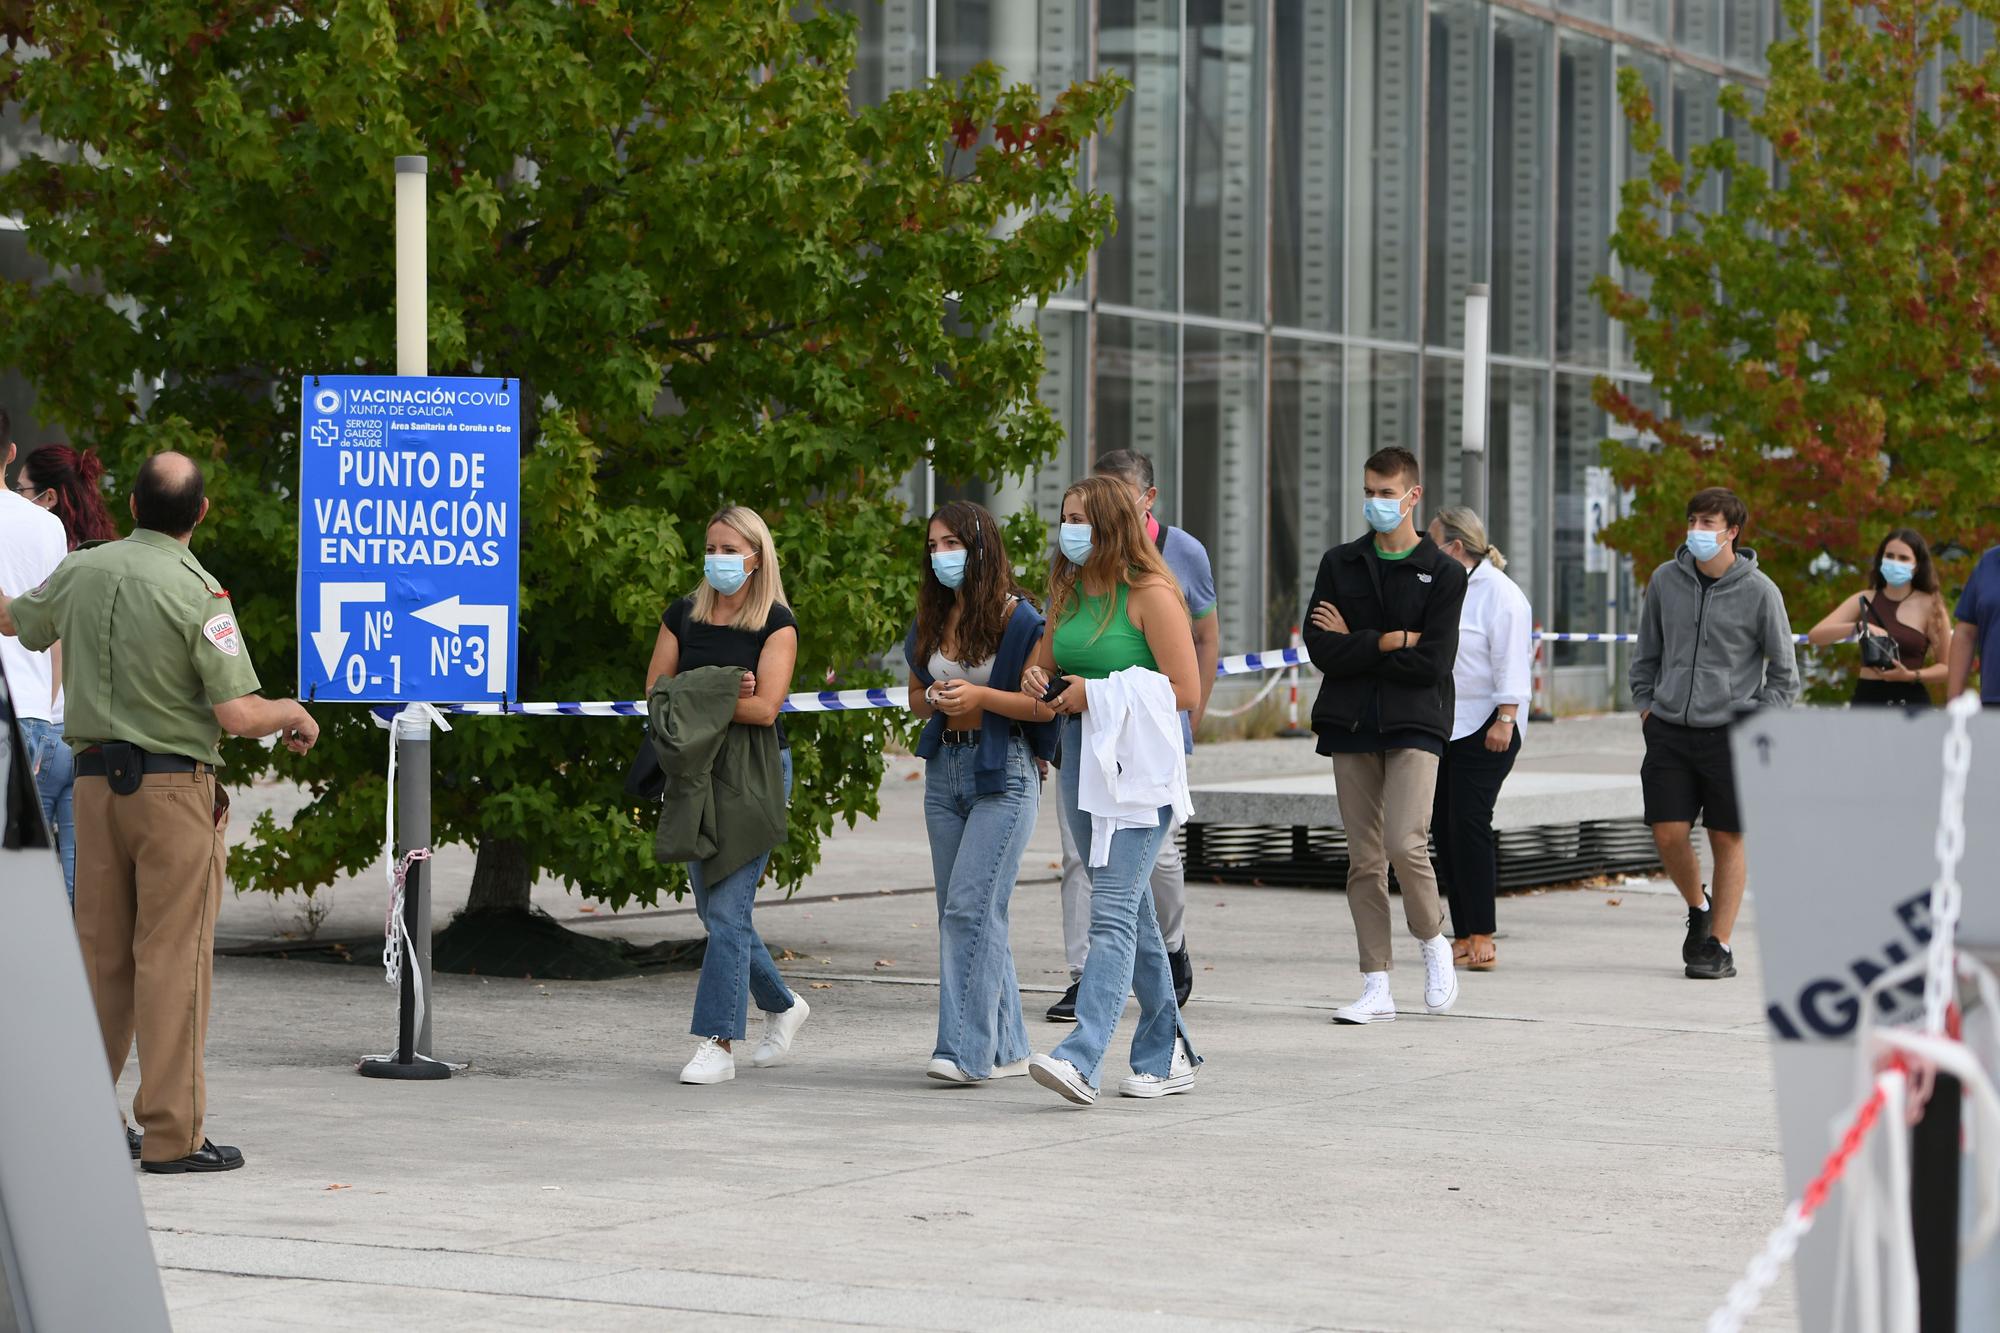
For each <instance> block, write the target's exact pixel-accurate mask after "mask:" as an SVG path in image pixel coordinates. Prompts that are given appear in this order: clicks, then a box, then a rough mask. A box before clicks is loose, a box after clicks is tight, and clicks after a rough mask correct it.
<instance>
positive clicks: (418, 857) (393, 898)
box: [382, 703, 451, 1032]
mask: <svg viewBox="0 0 2000 1333" xmlns="http://www.w3.org/2000/svg"><path fill="white" fill-rule="evenodd" d="M406 707H407V708H409V709H417V710H421V711H422V712H423V713H424V714H426V715H427V716H428V717H429V720H430V721H431V722H432V723H434V724H436V725H437V726H439V727H442V728H443V729H444V730H446V731H450V730H451V723H449V722H447V721H445V720H444V717H443V716H442V715H441V714H440V713H439V712H438V710H437V709H435V708H433V707H432V706H431V705H429V704H426V703H415V704H409V705H406ZM402 737H403V721H402V718H401V717H400V716H399V717H396V718H392V719H391V720H390V722H389V783H388V787H389V794H388V798H387V800H386V802H385V806H386V809H385V812H384V815H383V825H384V827H383V833H382V860H383V864H384V867H385V868H386V870H387V872H388V879H389V913H388V915H387V916H386V917H385V918H384V919H383V921H382V977H383V980H385V981H387V982H388V983H389V985H390V986H392V987H393V986H398V985H401V984H402V980H403V959H404V958H405V957H406V956H407V957H409V958H411V959H415V957H416V956H417V942H416V941H415V940H414V939H412V938H410V927H409V923H408V921H407V919H406V918H405V916H404V908H405V906H406V903H407V888H406V886H407V885H408V883H409V877H410V868H411V867H412V866H414V865H415V864H416V863H417V862H419V861H428V860H430V859H431V849H430V848H428V847H412V848H410V849H409V850H407V851H406V852H404V853H403V855H402V856H400V857H398V856H397V855H396V750H397V747H398V744H399V743H400V742H401V740H402ZM410 989H411V992H412V993H413V995H414V996H415V999H416V1013H415V1016H414V1017H413V1018H412V1020H411V1024H410V1026H411V1030H412V1031H416V1032H420V1031H422V1030H423V1026H424V972H423V969H422V968H420V967H414V966H413V967H412V968H411V969H410Z"/></svg>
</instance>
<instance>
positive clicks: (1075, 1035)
mask: <svg viewBox="0 0 2000 1333" xmlns="http://www.w3.org/2000/svg"><path fill="white" fill-rule="evenodd" d="M1062 752H1063V758H1064V761H1065V762H1064V763H1063V766H1062V812H1063V818H1064V819H1067V820H1068V821H1069V826H1070V832H1071V833H1072V834H1073V835H1074V836H1075V838H1076V845H1077V847H1078V849H1079V850H1081V851H1082V852H1083V854H1084V861H1085V864H1086V866H1087V868H1088V869H1089V871H1090V953H1089V956H1088V957H1086V958H1085V959H1084V963H1083V976H1082V977H1080V978H1079V979H1078V980H1077V991H1076V1027H1075V1028H1074V1029H1072V1030H1071V1032H1070V1034H1069V1035H1068V1036H1067V1037H1065V1038H1063V1040H1062V1042H1061V1043H1060V1044H1058V1045H1057V1047H1056V1048H1055V1050H1053V1051H1051V1052H1050V1054H1051V1055H1053V1056H1054V1057H1055V1058H1056V1059H1058V1060H1067V1061H1069V1062H1070V1063H1071V1064H1073V1065H1075V1066H1076V1069H1077V1072H1078V1073H1080V1074H1082V1075H1083V1077H1084V1081H1085V1082H1087V1083H1089V1084H1090V1086H1091V1087H1093V1088H1094V1087H1096V1086H1097V1083H1098V1073H1099V1071H1100V1070H1101V1069H1102V1068H1103V1065H1104V1051H1105V1048H1106V1047H1108V1046H1110V1044H1111V1034H1112V1033H1114V1032H1116V1031H1117V1030H1118V1021H1119V1020H1120V1019H1121V1018H1123V1017H1124V1016H1125V999H1126V996H1127V995H1129V994H1134V993H1136V994H1137V995H1138V997H1139V1030H1138V1031H1137V1032H1135V1033H1134V1034H1133V1035H1132V1072H1133V1073H1135V1074H1154V1075H1157V1076H1158V1077H1160V1078H1165V1077H1166V1076H1167V1073H1168V1070H1169V1069H1170V1068H1171V1067H1172V1065H1173V1059H1174V1038H1175V1037H1176V1036H1179V1037H1180V1038H1181V1039H1182V1040H1183V1041H1187V1036H1188V1033H1187V1028H1186V1027H1185V1026H1184V1025H1183V1024H1182V1023H1181V1014H1180V1006H1179V1005H1178V1004H1176V1003H1175V1001H1174V977H1173V971H1172V970H1171V969H1170V968H1169V967H1168V965H1167V945H1166V941H1165V940H1163V939H1162V938H1161V937H1160V919H1159V917H1158V916H1157V915H1156V914H1155V913H1154V910H1153V894H1152V890H1151V888H1150V880H1151V878H1152V873H1153V861H1154V859H1155V858H1156V857H1157V856H1158V855H1159V852H1160V840H1161V839H1163V838H1165V837H1166V836H1167V835H1168V833H1169V831H1170V830H1171V828H1172V826H1173V813H1174V812H1173V807H1172V806H1166V805H1163V806H1161V807H1160V822H1159V825H1158V826H1157V827H1155V828H1149V829H1119V830H1118V831H1117V832H1116V833H1114V834H1113V835H1112V837H1111V860H1110V862H1109V863H1108V864H1106V865H1101V866H1089V865H1088V863H1089V860H1090V814H1089V812H1088V811H1085V810H1083V809H1082V808H1080V807H1079V806H1078V805H1077V801H1076V788H1077V772H1078V770H1079V769H1081V768H1082V767H1083V720H1082V719H1081V718H1076V717H1071V718H1065V719H1064V720H1063V736H1062ZM1187 1048H1188V1058H1189V1059H1190V1060H1192V1061H1194V1062H1195V1063H1196V1064H1199V1063H1201V1057H1200V1056H1198V1055H1196V1054H1195V1053H1194V1043H1193V1042H1192V1041H1187Z"/></svg>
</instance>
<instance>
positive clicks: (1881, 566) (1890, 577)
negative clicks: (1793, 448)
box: [1806, 528, 1951, 708]
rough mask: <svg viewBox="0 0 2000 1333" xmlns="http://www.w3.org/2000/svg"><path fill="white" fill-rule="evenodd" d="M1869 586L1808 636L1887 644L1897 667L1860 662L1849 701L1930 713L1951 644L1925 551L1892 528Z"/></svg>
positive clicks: (1917, 540)
mask: <svg viewBox="0 0 2000 1333" xmlns="http://www.w3.org/2000/svg"><path fill="white" fill-rule="evenodd" d="M1870 584H1871V586H1870V587H1869V589H1868V590H1867V591H1865V592H1857V593H1855V594H1854V595H1853V596H1852V597H1849V598H1848V599H1847V600H1846V601H1844V602H1842V603H1841V604H1840V605H1839V606H1837V607H1835V608H1834V609H1833V611H1832V612H1831V613H1830V614H1829V615H1828V616H1827V618H1826V619H1825V620H1822V621H1820V622H1819V624H1817V625H1814V626H1813V627H1812V632H1811V633H1809V634H1807V635H1806V638H1807V639H1808V640H1810V641H1811V642H1813V643H1816V644H1820V645H1825V644H1830V643H1840V642H1842V641H1843V640H1846V639H1851V638H1858V637H1860V636H1862V635H1872V636H1875V637H1877V638H1881V639H1884V640H1886V641H1887V642H1888V643H1890V644H1891V645H1893V646H1894V648H1895V651H1896V664H1895V665H1894V666H1891V667H1888V668H1886V669H1878V668H1875V667H1871V666H1867V665H1865V664H1864V665H1863V666H1862V668H1861V676H1860V679H1858V680H1856V681H1855V682H1854V695H1853V697H1852V699H1851V700H1850V702H1852V703H1856V704H1874V705H1900V706H1903V707H1911V708H1928V707H1930V704H1931V692H1930V686H1931V685H1932V684H1934V683H1938V682H1942V681H1943V680H1944V677H1945V671H1946V664H1945V651H1946V648H1947V647H1948V646H1949V644H1950V641H1951V622H1950V621H1949V620H1948V619H1947V618H1946V615H1945V607H1944V597H1943V596H1942V595H1941V593H1940V591H1939V589H1938V581H1937V569H1936V567H1935V566H1934V565H1933V564H1932V563H1931V551H1930V547H1928V546H1926V545H1925V544H1924V539H1923V538H1922V537H1921V536H1919V535H1918V534H1917V533H1915V532H1913V531H1912V530H1911V529H1909V528H1897V529H1895V530H1894V531H1893V532H1891V533H1890V534H1889V535H1888V536H1886V537H1884V538H1883V539H1882V544H1881V545H1880V546H1878V547H1876V548H1875V568H1874V569H1873V570H1872V571H1871V577H1870Z"/></svg>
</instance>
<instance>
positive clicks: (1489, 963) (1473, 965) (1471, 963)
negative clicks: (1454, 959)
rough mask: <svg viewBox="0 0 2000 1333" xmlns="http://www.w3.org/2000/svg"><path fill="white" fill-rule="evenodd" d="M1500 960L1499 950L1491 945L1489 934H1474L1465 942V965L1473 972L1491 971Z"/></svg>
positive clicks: (1491, 940) (1491, 939) (1491, 938)
mask: <svg viewBox="0 0 2000 1333" xmlns="http://www.w3.org/2000/svg"><path fill="white" fill-rule="evenodd" d="M1499 961H1500V951H1499V950H1498V949H1495V948H1494V947H1493V937H1492V936H1491V935H1474V936H1473V937H1472V938H1471V939H1470V940H1468V941H1467V943H1466V951H1465V966H1466V967H1467V968H1468V969H1469V970H1471V971H1473V972H1491V971H1492V970H1493V967H1494V965H1495V964H1496V963H1498V962H1499Z"/></svg>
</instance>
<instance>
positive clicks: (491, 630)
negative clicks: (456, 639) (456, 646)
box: [410, 593, 507, 694]
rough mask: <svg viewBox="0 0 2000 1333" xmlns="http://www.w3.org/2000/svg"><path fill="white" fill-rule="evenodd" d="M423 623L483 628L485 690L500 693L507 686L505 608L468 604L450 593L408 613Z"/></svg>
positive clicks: (451, 629) (451, 628)
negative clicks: (442, 598)
mask: <svg viewBox="0 0 2000 1333" xmlns="http://www.w3.org/2000/svg"><path fill="white" fill-rule="evenodd" d="M410 614H411V615H413V616H415V617H416V618H417V619H418V620H421V621H424V622H425V623H426V624H431V625H436V626H437V627H438V628H439V629H441V630H445V631H448V632H449V633H452V634H457V633H459V632H460V631H462V630H463V629H465V627H466V626H468V625H470V626H472V627H473V628H475V629H484V630H485V631H486V692H487V693H488V694H503V693H505V692H506V689H507V608H506V607H505V606H504V605H503V606H467V605H465V604H464V603H462V602H460V601H459V600H458V594H457V593H453V594H452V595H451V596H449V597H447V598H445V599H444V600H443V601H442V602H432V603H431V604H430V605H429V606H426V607H424V608H423V609H422V610H419V611H412V612H410Z"/></svg>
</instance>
